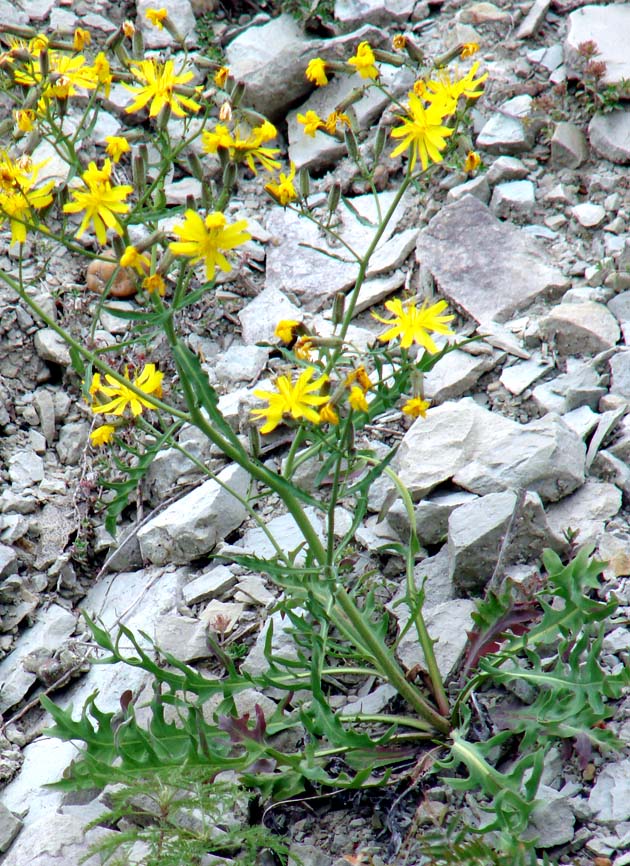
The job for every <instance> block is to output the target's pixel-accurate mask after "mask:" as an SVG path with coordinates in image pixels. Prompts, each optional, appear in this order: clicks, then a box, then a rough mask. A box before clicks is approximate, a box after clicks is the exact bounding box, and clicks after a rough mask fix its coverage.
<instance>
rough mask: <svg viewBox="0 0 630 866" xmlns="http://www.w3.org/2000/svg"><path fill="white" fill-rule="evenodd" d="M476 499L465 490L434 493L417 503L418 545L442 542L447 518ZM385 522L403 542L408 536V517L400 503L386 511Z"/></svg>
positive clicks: (446, 530)
mask: <svg viewBox="0 0 630 866" xmlns="http://www.w3.org/2000/svg"><path fill="white" fill-rule="evenodd" d="M476 498H477V497H476V496H475V494H474V493H469V492H468V491H466V490H453V491H448V492H446V493H436V494H435V495H433V496H428V497H427V498H426V499H423V500H421V501H420V502H418V504H417V505H416V507H415V524H416V534H417V536H418V540H419V541H420V544H440V543H441V542H443V541H444V540H445V539H446V536H447V533H448V518H449V515H450V514H451V512H452V511H454V510H455V509H456V508H459V506H460V505H464V503H467V502H472V500H473V499H476ZM387 522H388V523H389V525H390V526H391V527H392V529H393V530H394V531H395V532H397V533H398V535H399V536H400V538H402V539H403V540H404V539H405V538H406V537H407V536H408V535H409V530H410V524H409V515H408V514H407V509H406V508H405V506H404V504H403V503H402V502H401V501H398V502H395V503H394V504H393V505H392V507H391V508H390V509H389V510H388V512H387Z"/></svg>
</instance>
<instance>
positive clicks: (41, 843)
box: [11, 812, 116, 866]
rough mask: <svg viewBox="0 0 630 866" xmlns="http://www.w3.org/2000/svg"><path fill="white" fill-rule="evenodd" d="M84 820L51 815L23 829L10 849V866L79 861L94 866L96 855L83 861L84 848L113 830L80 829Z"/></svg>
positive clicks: (98, 858)
mask: <svg viewBox="0 0 630 866" xmlns="http://www.w3.org/2000/svg"><path fill="white" fill-rule="evenodd" d="M84 825H85V820H82V819H81V818H80V817H78V816H75V815H61V814H56V813H55V812H52V813H50V814H48V815H45V816H42V817H41V818H40V819H39V820H38V821H37V822H35V823H33V824H32V825H31V826H30V827H28V828H26V829H25V830H24V831H23V832H22V833H21V835H20V837H19V839H18V840H17V842H16V843H15V844H14V845H13V847H12V848H11V866H62V864H70V863H78V862H80V861H81V862H83V863H85V864H86V866H98V864H99V863H101V862H102V858H101V856H100V855H99V854H94V855H93V856H91V857H87V859H83V858H84V857H85V856H86V855H87V852H88V848H90V846H92V845H94V844H95V843H96V842H98V841H99V840H102V839H104V838H106V837H107V836H111V835H112V834H114V833H115V832H116V831H114V830H106V829H105V828H103V827H95V828H93V829H91V830H85V829H84Z"/></svg>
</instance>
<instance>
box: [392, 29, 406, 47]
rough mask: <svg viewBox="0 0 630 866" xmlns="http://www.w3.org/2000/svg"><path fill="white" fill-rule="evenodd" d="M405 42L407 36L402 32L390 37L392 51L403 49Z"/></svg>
mask: <svg viewBox="0 0 630 866" xmlns="http://www.w3.org/2000/svg"><path fill="white" fill-rule="evenodd" d="M406 44H407V37H406V36H405V35H404V33H397V34H396V35H395V36H394V38H393V39H392V47H393V49H394V51H404V50H405V45H406Z"/></svg>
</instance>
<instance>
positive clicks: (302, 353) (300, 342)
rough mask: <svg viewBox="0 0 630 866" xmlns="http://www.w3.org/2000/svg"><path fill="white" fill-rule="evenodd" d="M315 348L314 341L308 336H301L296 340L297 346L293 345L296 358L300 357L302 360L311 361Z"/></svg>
mask: <svg viewBox="0 0 630 866" xmlns="http://www.w3.org/2000/svg"><path fill="white" fill-rule="evenodd" d="M312 348H313V342H312V340H310V339H309V338H308V337H299V338H298V339H297V340H296V341H295V346H294V347H293V353H294V355H295V357H296V358H299V359H300V361H310V360H311V349H312Z"/></svg>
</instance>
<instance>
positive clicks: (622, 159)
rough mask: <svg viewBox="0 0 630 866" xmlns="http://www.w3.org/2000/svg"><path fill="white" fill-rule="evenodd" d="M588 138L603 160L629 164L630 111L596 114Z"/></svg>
mask: <svg viewBox="0 0 630 866" xmlns="http://www.w3.org/2000/svg"><path fill="white" fill-rule="evenodd" d="M628 11H630V8H629V9H628ZM588 137H589V140H590V142H591V147H592V148H593V150H595V151H596V152H597V153H598V154H599V155H600V156H603V157H604V159H608V160H610V162H616V163H618V164H619V165H628V164H630V111H624V110H621V109H617V110H615V111H611V112H610V113H608V114H596V115H595V116H594V117H593V119H592V120H591V122H590V123H589V125H588Z"/></svg>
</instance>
